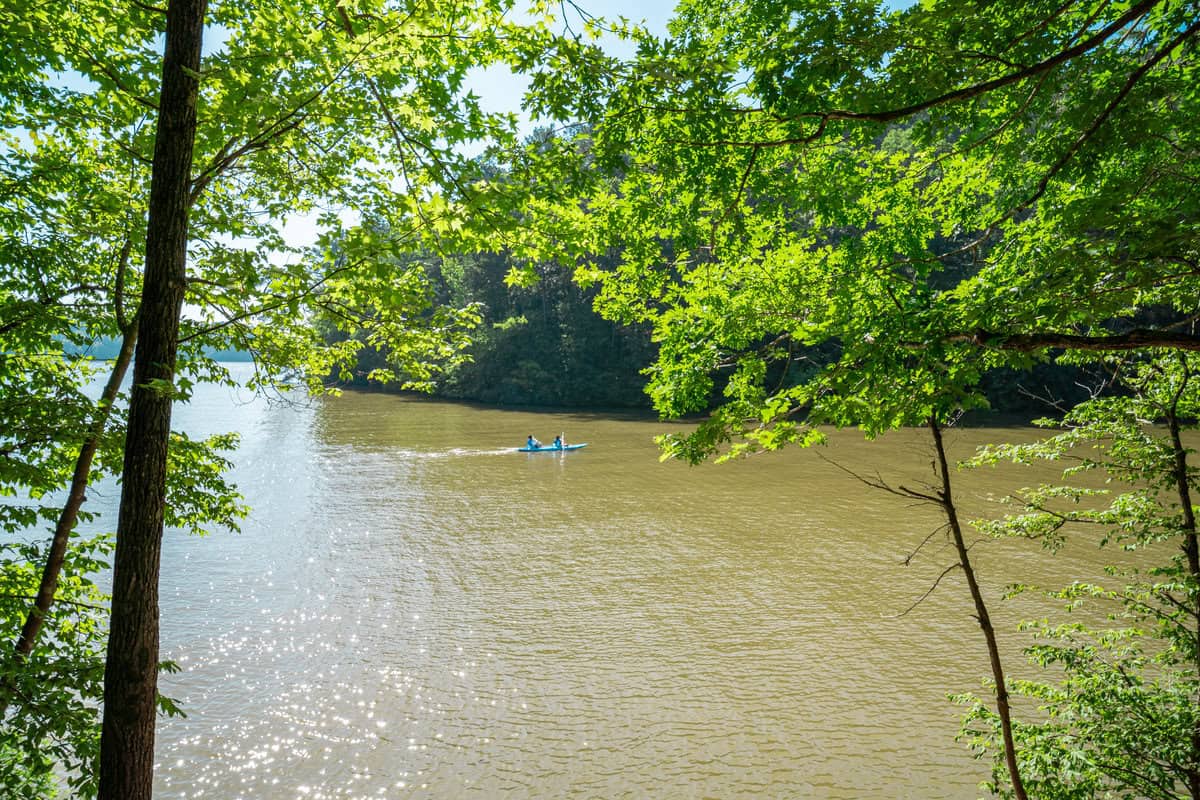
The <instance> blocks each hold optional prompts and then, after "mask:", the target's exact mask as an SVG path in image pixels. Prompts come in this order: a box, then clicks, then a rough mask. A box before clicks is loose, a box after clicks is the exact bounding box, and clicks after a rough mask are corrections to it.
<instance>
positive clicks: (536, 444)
mask: <svg viewBox="0 0 1200 800" xmlns="http://www.w3.org/2000/svg"><path fill="white" fill-rule="evenodd" d="M525 446H526V447H528V448H529V449H531V450H532V449H533V448H535V447H541V446H542V443H541V442H539V441H538V440H537V439H535V438H533V434H532V433H531V434H529V438H528V439H526V440H525Z"/></svg>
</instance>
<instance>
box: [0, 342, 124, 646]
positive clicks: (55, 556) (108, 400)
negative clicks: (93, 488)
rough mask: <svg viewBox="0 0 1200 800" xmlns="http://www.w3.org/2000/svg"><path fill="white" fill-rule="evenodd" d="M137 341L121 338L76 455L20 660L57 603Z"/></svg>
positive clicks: (22, 640) (24, 629)
mask: <svg viewBox="0 0 1200 800" xmlns="http://www.w3.org/2000/svg"><path fill="white" fill-rule="evenodd" d="M134 341H135V333H134V331H132V330H130V331H127V332H126V333H125V337H124V338H123V339H122V340H121V351H120V352H119V353H118V354H117V360H116V361H115V362H113V368H112V372H111V373H110V374H109V376H108V383H106V384H105V386H104V392H103V393H102V394H101V395H100V400H99V402H98V403H97V404H96V416H95V417H94V419H93V420H92V429H91V430H90V431H88V438H87V439H85V440H84V442H83V444H82V446H80V448H79V455H78V456H76V458H75V472H74V474H73V475H72V476H71V486H70V488H69V489H68V490H67V499H66V502H65V503H63V508H62V511H61V512H60V513H59V515H58V523H57V524H56V525H55V526H54V538H52V539H51V540H50V552H49V553H48V554H47V555H46V565H45V567H44V568H43V570H42V582H41V584H40V585H39V586H38V593H37V597H36V598H34V601H33V608H31V609H30V610H29V616H27V617H26V618H25V625H24V626H23V627H22V628H21V636H20V638H18V639H17V643H16V646H15V648H14V650H15V652H16V656H17V659H18V660H19V661H23V660H24V659H26V658H28V656H29V654H30V653H32V652H33V646H34V645H35V644H36V643H37V638H38V634H39V633H41V630H42V623H43V621H44V620H45V618H46V614H47V613H49V611H50V606H51V605H53V603H54V593H55V592H56V591H57V590H58V577H59V574H60V573H61V572H62V565H63V560H64V559H65V558H66V555H67V545H68V544H69V543H70V541H71V533H72V532H73V531H74V530H75V524H76V522H78V520H79V509H80V508H81V507H82V506H83V502H84V500H86V499H87V497H86V492H87V487H88V482H89V480H90V479H91V474H92V459H93V458H94V457H95V455H96V449H97V448H98V447H99V446H100V438H101V437H102V436H103V435H104V429H105V427H107V425H108V418H109V416H110V415H111V414H112V405H113V403H114V402H116V399H117V392H118V391H120V388H121V381H123V380H124V379H125V371H126V370H127V369H128V368H129V362H130V361H131V360H132V359H133V343H134Z"/></svg>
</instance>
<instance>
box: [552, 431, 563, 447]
mask: <svg viewBox="0 0 1200 800" xmlns="http://www.w3.org/2000/svg"><path fill="white" fill-rule="evenodd" d="M564 444H566V442H564V441H563V437H562V434H561V433H560V434H559V435H558V436H555V437H554V444H553V447H554V449H555V450H562V449H563V445H564Z"/></svg>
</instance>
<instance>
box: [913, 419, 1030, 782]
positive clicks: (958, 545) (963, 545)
mask: <svg viewBox="0 0 1200 800" xmlns="http://www.w3.org/2000/svg"><path fill="white" fill-rule="evenodd" d="M929 430H930V431H931V432H932V433H933V443H934V447H935V448H936V450H937V458H938V477H940V478H941V481H942V488H941V489H940V490H939V491H938V497H939V499H940V500H941V504H942V510H943V511H944V512H945V513H946V522H947V524H948V525H949V526H950V533H951V535H952V536H953V537H954V547H955V549H956V550H957V551H958V565H959V566H960V567H962V571H963V574H964V575H966V576H967V586H968V587H970V590H971V600H973V601H974V603H975V618H976V620H978V621H979V629H980V630H982V631H983V638H984V640H985V641H986V642H987V651H988V661H989V662H990V663H991V667H992V680H993V681H994V682H995V684H996V714H997V715H998V716H999V717H1000V732H1001V735H1002V736H1003V737H1004V763H1005V765H1006V766H1007V767H1008V775H1009V778H1010V780H1011V782H1012V788H1013V796H1015V797H1016V798H1017V800H1026V794H1025V785H1024V784H1023V783H1022V782H1021V772H1020V769H1019V768H1018V767H1017V749H1016V743H1015V742H1014V741H1013V733H1012V714H1011V713H1010V710H1009V707H1008V685H1007V684H1006V683H1005V682H1004V668H1003V665H1002V664H1001V661H1000V647H999V645H998V644H997V643H996V631H995V630H994V629H993V628H992V620H991V617H990V616H988V610H987V604H986V603H985V602H984V600H983V592H982V591H981V590H980V588H979V582H978V581H977V580H976V579H975V570H974V568H973V567H972V566H971V559H970V557H969V555H968V553H967V542H966V537H964V536H963V530H962V524H961V523H960V522H959V519H958V509H957V508H956V507H955V505H954V497H953V496H952V495H951V493H950V465H949V462H948V461H947V459H946V447H945V444H944V443H943V441H942V427H941V425H940V424H939V423H938V421H937V419H936V418H934V417H930V418H929Z"/></svg>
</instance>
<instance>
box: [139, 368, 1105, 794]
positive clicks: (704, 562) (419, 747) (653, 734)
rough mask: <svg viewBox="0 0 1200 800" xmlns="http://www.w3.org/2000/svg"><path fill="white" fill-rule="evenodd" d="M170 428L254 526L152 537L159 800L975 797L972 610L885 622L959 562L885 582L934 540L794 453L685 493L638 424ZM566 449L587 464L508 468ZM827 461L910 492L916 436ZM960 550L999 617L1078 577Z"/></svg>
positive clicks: (1001, 551) (481, 417) (397, 414)
mask: <svg viewBox="0 0 1200 800" xmlns="http://www.w3.org/2000/svg"><path fill="white" fill-rule="evenodd" d="M179 413H180V415H181V418H183V419H185V420H186V422H187V424H188V425H189V426H191V427H193V428H194V429H196V430H198V431H199V430H220V429H223V428H228V427H236V428H237V429H239V430H241V431H242V432H243V436H244V439H243V447H242V449H241V450H240V451H239V453H238V454H237V456H236V459H235V460H236V461H237V469H236V475H235V477H236V480H237V481H238V483H239V484H240V486H241V488H242V490H243V492H244V493H245V494H246V496H247V499H248V501H249V502H250V503H251V504H252V506H253V513H252V515H251V517H250V519H249V520H248V521H247V522H246V524H245V526H244V531H243V532H242V533H241V534H237V535H231V534H228V533H216V534H213V535H212V536H210V537H208V538H206V539H192V538H187V537H183V536H179V535H169V536H168V541H167V549H166V552H165V554H164V559H163V625H164V631H163V637H164V653H163V655H164V657H167V658H173V659H175V660H176V661H178V662H179V663H180V664H181V665H182V666H183V668H184V669H183V671H182V672H181V673H180V674H178V675H175V676H168V677H167V678H166V679H165V680H164V681H163V691H164V692H165V693H167V694H169V695H171V696H173V697H176V698H177V699H179V700H180V701H181V702H182V704H183V706H184V707H185V708H186V709H187V711H188V713H189V716H188V718H186V719H173V720H167V721H164V722H163V723H162V724H161V726H160V733H159V746H158V768H157V786H156V796H157V797H160V798H185V797H186V798H194V797H207V798H222V799H224V798H238V797H245V798H263V797H267V798H273V797H279V798H285V797H286V798H291V797H302V798H375V797H388V798H390V797H438V798H444V797H450V798H453V797H480V798H486V797H501V796H512V797H580V798H585V797H589V798H590V797H597V798H612V797H720V798H736V797H745V798H751V797H754V798H757V797H814V798H859V797H868V796H886V797H893V798H900V797H911V798H968V797H974V796H977V795H978V794H979V792H978V791H977V790H976V788H975V787H976V785H977V784H978V782H979V781H980V780H982V779H983V778H984V777H985V775H986V769H985V768H984V767H983V766H982V765H980V764H978V763H976V762H974V761H973V760H972V759H971V757H970V754H969V753H968V752H967V751H966V750H965V749H964V747H963V746H961V745H959V744H956V743H955V742H954V738H953V737H954V734H955V732H956V730H957V725H958V722H957V719H958V715H959V709H958V708H956V707H954V706H953V705H951V704H950V703H949V702H948V701H947V700H946V695H947V694H948V693H950V692H954V691H961V690H972V689H976V688H978V687H979V686H980V680H981V677H982V676H983V675H984V674H985V673H986V671H987V662H986V658H985V655H984V652H983V650H982V647H981V644H980V641H979V639H980V637H979V634H978V631H977V629H976V628H975V627H974V623H973V621H972V619H971V617H970V616H969V614H970V603H969V599H968V597H967V595H966V593H965V588H964V587H963V585H962V584H961V581H959V580H957V579H954V580H952V579H950V578H948V579H946V580H945V581H943V584H942V586H941V587H940V588H939V589H938V591H936V592H935V593H934V594H933V595H932V596H931V597H930V598H929V599H928V600H927V601H925V602H924V603H922V604H921V605H920V606H918V607H917V608H916V609H914V610H913V611H912V612H911V613H908V614H905V615H901V612H903V611H904V610H905V609H906V608H908V607H909V606H910V605H911V604H912V602H913V601H914V600H915V599H916V598H918V597H920V596H921V595H922V594H923V593H924V592H925V591H926V589H928V587H929V586H930V585H931V583H932V581H933V580H934V579H936V577H937V576H938V574H940V573H941V572H942V570H943V569H944V568H945V566H946V565H947V564H948V563H950V562H951V561H952V560H953V558H952V553H951V551H950V549H949V548H948V547H945V546H944V545H943V544H942V541H941V539H940V538H937V539H935V540H934V541H933V543H932V544H931V545H929V546H928V547H927V549H926V550H923V551H922V554H921V555H920V556H918V558H916V559H915V560H914V561H913V563H912V565H911V566H908V567H904V566H902V561H903V559H904V557H905V556H906V555H907V554H908V553H909V552H910V551H911V550H912V548H914V547H915V546H916V545H917V544H918V543H919V542H920V540H921V539H922V538H924V537H925V536H926V535H927V534H928V533H929V531H930V530H932V529H933V528H934V527H936V525H937V517H936V515H934V514H933V513H932V512H931V511H930V510H929V509H923V508H912V507H906V506H905V505H903V503H902V502H898V501H897V499H896V498H894V497H892V496H889V495H887V494H885V493H882V492H873V491H869V490H866V489H864V488H863V487H862V486H861V485H860V484H859V483H858V482H857V481H856V480H855V479H854V478H853V477H851V476H849V475H847V474H846V473H845V472H844V471H842V470H839V469H838V468H837V467H835V466H832V465H831V464H829V463H827V462H826V461H824V460H822V459H821V458H819V457H818V456H817V454H815V453H812V452H800V451H797V452H792V453H784V454H777V455H773V456H769V457H762V458H758V459H752V460H750V461H748V462H744V463H739V464H734V465H726V466H722V467H713V466H703V467H698V468H688V467H686V466H683V465H679V464H660V463H659V462H658V458H657V452H656V450H655V447H654V445H653V443H652V441H651V438H652V436H653V435H654V434H655V433H658V432H661V431H662V430H663V429H664V426H663V425H662V424H659V423H655V422H647V421H630V420H621V419H613V418H605V417H603V416H589V415H578V414H531V413H523V412H515V411H498V410H488V409H479V408H473V407H468V406H460V405H450V404H441V403H433V402H425V401H415V400H408V399H403V398H396V397H388V396H383V395H347V396H345V397H342V398H340V399H333V400H327V401H322V402H318V403H316V404H314V405H313V406H311V407H307V408H301V409H295V408H284V407H268V406H266V405H265V404H262V403H251V404H248V405H240V406H233V405H231V404H230V401H229V398H228V397H227V396H226V395H225V394H224V392H223V390H222V391H220V392H213V393H212V394H211V396H209V395H205V396H204V397H201V398H198V399H197V402H196V403H194V404H193V405H192V406H191V407H187V408H184V409H181V411H180V412H179ZM560 430H565V432H566V434H567V438H568V441H587V442H590V443H591V444H590V446H589V447H588V448H585V449H583V450H580V451H578V452H573V453H565V454H558V453H538V454H523V453H517V452H514V450H513V448H515V447H517V446H519V445H520V444H521V443H522V442H523V441H524V439H525V436H526V435H527V434H529V433H530V432H533V433H534V434H535V435H537V436H539V438H542V439H548V438H550V437H552V436H553V435H554V434H555V433H557V432H558V431H560ZM989 435H992V436H994V435H996V434H995V432H988V431H982V432H979V431H976V432H969V433H963V432H959V433H957V434H956V439H955V444H956V445H957V447H958V449H959V450H960V452H961V453H962V454H966V453H967V452H969V450H970V447H972V446H973V443H974V442H976V441H983V440H985V439H986V438H987V437H988V436H989ZM833 439H834V442H833V446H831V447H829V448H826V449H825V454H826V455H828V456H830V457H834V458H836V459H837V460H838V461H839V462H841V463H842V464H844V465H846V466H847V467H849V468H851V469H854V470H856V471H859V472H863V473H870V474H872V475H873V474H875V473H876V472H878V474H880V475H882V476H884V477H885V478H886V479H888V480H891V481H894V482H908V483H909V484H911V485H917V484H918V483H920V482H921V481H926V480H928V479H929V478H930V477H931V476H932V473H931V472H930V469H929V465H930V459H929V457H928V448H927V446H926V445H925V442H924V439H923V435H922V433H921V432H919V431H914V432H905V433H902V434H897V435H895V436H892V437H888V438H887V439H886V440H885V441H883V442H876V443H865V442H862V441H860V440H859V438H858V437H857V435H856V434H853V433H846V434H837V435H835V436H834V437H833ZM1013 480H1018V481H1021V482H1029V481H1030V480H1031V478H1030V477H1029V476H1028V475H1020V476H1019V477H1017V478H1014V477H1013V474H1011V473H1003V472H1000V473H998V472H987V473H983V474H978V475H969V476H964V488H963V490H962V495H963V497H964V498H966V500H965V502H966V503H967V504H968V505H969V506H973V507H974V510H975V511H979V510H981V509H982V508H983V506H984V504H985V503H986V497H987V496H988V495H989V494H991V493H1002V492H1003V491H1005V490H1006V489H1005V487H1006V486H1011V485H1013V484H1012V483H1011V482H1012V481H1013ZM1006 482H1007V483H1006ZM976 552H977V553H978V557H979V559H980V562H981V564H980V569H981V572H982V574H983V577H984V579H985V580H987V581H988V582H989V585H990V587H991V591H992V594H993V595H996V594H998V589H999V587H1000V586H1001V585H1003V584H1004V583H1007V582H1011V581H1013V580H1016V579H1021V580H1025V581H1038V580H1044V581H1049V582H1053V583H1057V582H1059V581H1060V577H1061V575H1063V574H1066V573H1069V572H1071V571H1072V570H1074V569H1077V568H1083V566H1084V561H1082V559H1086V558H1092V556H1091V555H1090V554H1088V553H1086V552H1083V553H1079V554H1074V555H1072V554H1065V555H1063V556H1061V557H1060V558H1059V560H1058V561H1056V562H1054V563H1051V564H1049V565H1047V559H1046V558H1045V557H1044V556H1043V555H1042V554H1041V553H1040V552H1036V551H1030V550H1028V549H1027V548H1024V547H1020V546H1016V545H999V544H988V545H981V546H980V547H978V548H976ZM1048 569H1049V570H1052V571H1051V572H1047V570H1048ZM1016 613H1017V611H1016V610H1012V609H1009V610H1006V611H1004V612H1002V613H999V614H998V615H997V616H998V624H999V625H1000V626H1001V630H1002V631H1003V632H1008V631H1011V628H1012V623H1013V622H1014V621H1015V619H1016V616H1015V614H1016ZM1007 641H1009V642H1010V643H1011V644H1010V649H1012V650H1014V652H1015V649H1016V646H1017V645H1016V640H1015V634H1011V633H1009V634H1008V636H1007ZM1014 666H1016V659H1014Z"/></svg>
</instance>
